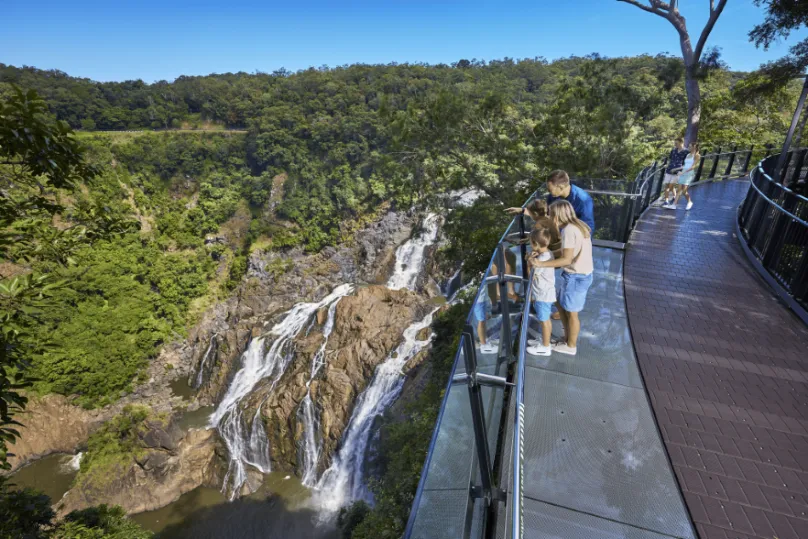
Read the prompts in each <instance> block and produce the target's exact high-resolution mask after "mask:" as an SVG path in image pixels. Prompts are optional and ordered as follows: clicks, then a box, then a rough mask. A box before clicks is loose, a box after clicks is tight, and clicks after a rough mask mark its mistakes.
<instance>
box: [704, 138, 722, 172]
mask: <svg viewBox="0 0 808 539" xmlns="http://www.w3.org/2000/svg"><path fill="white" fill-rule="evenodd" d="M719 159H721V146H719V147H718V151H717V152H715V161H713V168H711V169H710V175H709V176H708V177H707V179H708V180H711V179H713V178H715V171H716V169H717V168H718V160H719Z"/></svg>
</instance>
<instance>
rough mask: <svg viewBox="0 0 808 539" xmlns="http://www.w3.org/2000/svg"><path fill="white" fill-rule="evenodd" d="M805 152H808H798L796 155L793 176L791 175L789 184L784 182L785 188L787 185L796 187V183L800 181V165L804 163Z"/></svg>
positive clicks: (807, 150)
mask: <svg viewBox="0 0 808 539" xmlns="http://www.w3.org/2000/svg"><path fill="white" fill-rule="evenodd" d="M806 152H808V149H806V150H800V151H799V153H798V154H797V160H796V161H795V162H794V174H792V175H791V181H790V182H787V183H786V182H784V183H785V185H786V187H788V186H789V185H796V184H797V182H798V181H799V180H800V172H802V165H803V163H804V162H805V153H806Z"/></svg>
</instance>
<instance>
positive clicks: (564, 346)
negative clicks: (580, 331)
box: [553, 343, 578, 356]
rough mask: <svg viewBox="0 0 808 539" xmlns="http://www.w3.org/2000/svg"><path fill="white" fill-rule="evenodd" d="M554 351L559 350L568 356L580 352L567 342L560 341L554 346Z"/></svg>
mask: <svg viewBox="0 0 808 539" xmlns="http://www.w3.org/2000/svg"><path fill="white" fill-rule="evenodd" d="M553 352H558V353H559V354H567V355H568V356H574V355H575V354H577V353H578V349H577V348H573V347H571V346H568V345H567V343H558V344H557V345H555V346H553Z"/></svg>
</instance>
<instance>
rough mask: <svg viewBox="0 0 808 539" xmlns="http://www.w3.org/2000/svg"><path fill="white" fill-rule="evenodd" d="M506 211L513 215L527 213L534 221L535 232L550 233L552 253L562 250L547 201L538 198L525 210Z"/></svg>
mask: <svg viewBox="0 0 808 539" xmlns="http://www.w3.org/2000/svg"><path fill="white" fill-rule="evenodd" d="M505 211H506V212H507V213H510V214H511V215H514V214H518V213H527V215H529V216H530V218H531V219H533V229H534V230H537V229H546V230H547V231H548V232H549V233H550V251H552V252H553V253H554V254H555V253H556V251H558V250H559V249H561V234H560V233H559V232H558V226H557V225H556V224H555V221H554V220H553V218H552V217H550V215H549V211H548V208H547V201H546V200H544V199H538V198H537V199H534V200H533V201H532V202H530V203H529V204H528V205H527V206H525V207H524V208H506V209H505ZM559 254H560V253H559Z"/></svg>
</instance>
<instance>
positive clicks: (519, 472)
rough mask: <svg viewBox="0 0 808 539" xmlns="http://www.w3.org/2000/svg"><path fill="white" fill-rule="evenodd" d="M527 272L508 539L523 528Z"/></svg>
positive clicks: (516, 538)
mask: <svg viewBox="0 0 808 539" xmlns="http://www.w3.org/2000/svg"><path fill="white" fill-rule="evenodd" d="M534 271H535V270H531V271H530V276H529V278H528V285H527V287H526V290H525V305H524V308H523V310H522V327H521V330H520V335H519V355H518V356H517V360H516V369H515V371H516V372H515V378H516V380H515V384H516V390H515V393H514V399H515V412H514V424H513V448H512V452H513V454H512V457H511V459H512V465H513V466H512V471H513V475H512V477H511V492H510V504H511V519H512V521H511V539H521V538H522V537H524V532H525V527H524V522H523V519H522V514H523V512H524V496H522V480H523V479H524V447H525V442H524V432H525V356H526V355H527V335H528V331H529V329H530V303H531V302H530V297H531V295H532V293H533V273H534Z"/></svg>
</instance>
